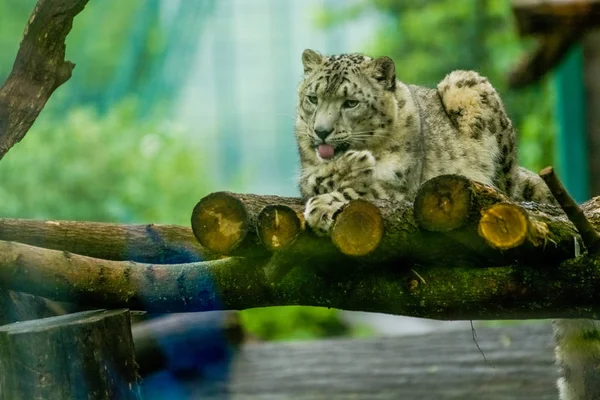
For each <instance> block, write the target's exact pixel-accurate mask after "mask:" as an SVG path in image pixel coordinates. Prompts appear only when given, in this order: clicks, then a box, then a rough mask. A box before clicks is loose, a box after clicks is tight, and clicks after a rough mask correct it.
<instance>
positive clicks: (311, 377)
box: [143, 321, 558, 400]
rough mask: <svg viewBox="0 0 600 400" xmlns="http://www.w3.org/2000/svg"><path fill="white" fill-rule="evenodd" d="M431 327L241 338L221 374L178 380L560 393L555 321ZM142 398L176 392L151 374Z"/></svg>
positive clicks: (384, 390)
mask: <svg viewBox="0 0 600 400" xmlns="http://www.w3.org/2000/svg"><path fill="white" fill-rule="evenodd" d="M476 331H477V340H478V343H479V346H480V347H481V350H482V351H483V353H484V354H485V357H486V359H487V361H486V360H485V359H484V358H483V356H482V354H481V352H480V351H479V350H478V349H477V346H476V345H475V343H474V341H473V336H472V332H471V330H470V329H467V330H453V331H444V332H434V333H430V334H425V335H415V336H404V337H384V338H369V339H336V340H321V341H311V342H287V343H283V342H279V343H277V342H270V343H250V344H245V345H243V346H242V347H241V348H240V350H239V351H238V352H237V353H236V355H235V356H234V358H233V361H232V362H231V363H230V364H229V367H228V368H229V370H228V371H227V372H226V373H225V374H224V375H223V379H221V380H219V379H216V380H215V379H205V380H199V379H197V378H194V379H189V377H188V378H187V379H186V378H182V379H179V380H178V381H177V387H178V388H177V395H178V397H177V398H178V399H186V400H187V399H207V400H251V399H252V400H255V399H261V400H263V399H264V400H288V399H289V400H292V399H294V400H342V399H353V400H363V399H364V400H398V399H402V400H404V399H406V400H411V399H418V400H450V399H452V400H458V399H460V400H546V399H547V400H556V399H557V398H558V392H557V390H556V387H555V381H556V378H557V376H558V375H557V368H556V367H555V366H554V358H553V346H554V345H553V339H552V329H551V326H550V323H549V321H544V322H543V323H536V324H525V325H518V326H508V327H501V328H478V329H477V330H476ZM145 381H146V382H145V384H144V385H143V392H144V399H152V400H162V399H168V398H174V397H169V396H173V392H172V391H171V392H168V393H167V392H165V391H164V387H162V388H161V386H160V385H158V384H154V383H153V381H152V379H146V380H145Z"/></svg>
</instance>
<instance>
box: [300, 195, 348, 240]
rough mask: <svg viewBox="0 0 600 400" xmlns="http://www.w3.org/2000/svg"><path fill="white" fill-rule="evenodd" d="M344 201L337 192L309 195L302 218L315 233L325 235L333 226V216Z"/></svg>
mask: <svg viewBox="0 0 600 400" xmlns="http://www.w3.org/2000/svg"><path fill="white" fill-rule="evenodd" d="M345 203H346V200H345V199H344V196H343V195H342V194H340V193H337V192H334V193H325V194H320V195H318V196H315V197H311V198H310V199H309V200H308V202H307V203H306V209H305V211H304V219H305V220H306V223H308V226H310V227H311V228H312V230H313V231H314V232H315V233H316V234H317V235H320V236H326V235H328V234H329V232H330V231H331V227H332V226H333V218H334V217H335V215H336V214H337V213H338V212H339V211H340V210H341V209H342V207H343V206H344V204H345Z"/></svg>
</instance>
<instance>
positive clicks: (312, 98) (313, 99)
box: [306, 96, 319, 105]
mask: <svg viewBox="0 0 600 400" xmlns="http://www.w3.org/2000/svg"><path fill="white" fill-rule="evenodd" d="M306 97H308V101H310V102H311V103H312V104H314V105H317V103H318V102H319V99H318V98H317V96H306Z"/></svg>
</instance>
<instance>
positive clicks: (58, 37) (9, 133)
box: [0, 0, 88, 159]
mask: <svg viewBox="0 0 600 400" xmlns="http://www.w3.org/2000/svg"><path fill="white" fill-rule="evenodd" d="M87 2H88V0H39V1H38V3H37V4H36V6H35V9H34V10H33V13H32V14H31V17H30V18H29V21H28V23H27V27H26V28H25V33H24V34H23V40H22V41H21V46H20V47H19V51H18V53H17V58H16V60H15V63H14V65H13V69H12V72H11V73H10V75H9V77H8V79H7V80H6V82H5V83H4V86H2V88H0V159H2V157H4V154H6V152H8V150H10V148H11V147H12V146H13V145H14V144H15V143H18V142H19V141H20V140H21V139H23V137H24V136H25V134H26V133H27V131H28V130H29V128H30V127H31V125H33V123H34V121H35V119H36V118H37V116H38V115H39V113H40V112H41V111H42V109H43V108H44V105H45V104H46V101H48V99H49V98H50V95H52V93H53V92H54V90H55V89H56V88H58V87H59V86H60V85H62V84H63V83H65V82H66V81H67V80H68V79H69V78H70V77H71V71H72V70H73V68H74V67H75V64H73V63H71V62H69V61H65V59H64V58H65V38H66V37H67V34H68V33H69V31H70V30H71V26H72V24H73V18H74V17H75V16H76V15H77V14H79V13H80V12H81V11H82V10H83V8H84V7H85V5H86V4H87Z"/></svg>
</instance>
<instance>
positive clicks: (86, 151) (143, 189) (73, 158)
mask: <svg viewBox="0 0 600 400" xmlns="http://www.w3.org/2000/svg"><path fill="white" fill-rule="evenodd" d="M136 114H137V102H136V101H135V100H128V101H124V102H122V103H120V104H119V105H116V106H115V107H113V108H112V109H111V112H110V113H108V114H106V115H105V116H99V115H98V113H97V111H95V110H94V109H92V108H90V107H76V108H74V109H73V110H71V111H70V112H68V113H65V114H64V115H63V116H61V117H60V118H59V117H56V116H53V115H52V113H49V114H43V115H42V116H41V117H40V118H39V120H38V121H37V122H36V123H35V124H34V126H33V127H32V129H31V130H30V132H29V133H28V134H27V136H26V137H25V139H24V140H23V141H22V142H21V143H19V144H17V145H16V146H15V147H14V148H13V149H12V150H11V151H10V152H9V153H8V154H7V155H6V156H5V157H4V158H3V159H2V162H0V182H2V185H0V204H2V214H3V216H4V217H19V218H36V219H69V220H91V221H112V222H154V223H178V224H183V225H187V224H189V215H190V210H192V208H193V207H194V205H195V203H196V202H197V201H198V199H199V198H201V197H202V196H204V195H206V194H207V193H208V192H209V191H210V187H211V186H212V184H211V176H210V173H207V171H210V167H209V166H210V160H208V159H207V158H206V157H207V156H206V154H205V153H204V152H202V149H200V148H198V149H196V148H194V146H190V144H189V143H188V142H189V140H190V136H189V135H187V134H186V132H185V130H184V129H183V128H182V127H180V126H177V125H174V124H170V123H165V122H164V121H163V120H162V119H160V117H157V118H155V119H145V120H144V121H142V122H140V121H139V120H138V118H137V115H136Z"/></svg>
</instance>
